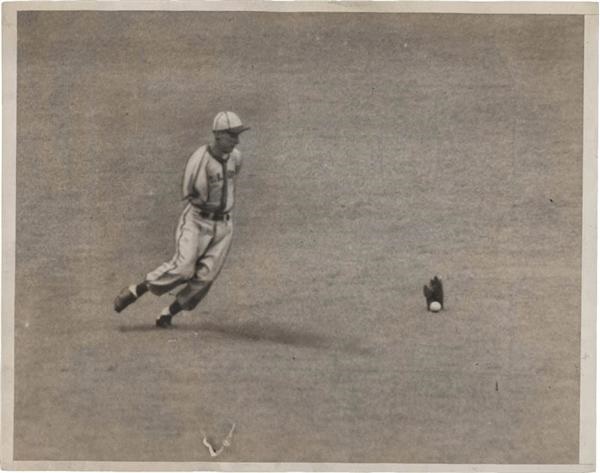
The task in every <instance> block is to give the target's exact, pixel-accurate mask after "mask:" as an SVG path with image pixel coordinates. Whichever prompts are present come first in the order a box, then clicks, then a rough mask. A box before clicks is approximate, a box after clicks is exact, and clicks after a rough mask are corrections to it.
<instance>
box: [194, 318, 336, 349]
mask: <svg viewBox="0 0 600 473" xmlns="http://www.w3.org/2000/svg"><path fill="white" fill-rule="evenodd" d="M189 328H190V329H192V330H197V331H200V332H210V333H213V334H218V335H220V336H222V337H226V338H230V339H235V340H247V341H252V342H261V341H263V342H271V343H279V344H284V345H295V346H301V347H309V348H330V347H331V346H332V345H333V344H334V341H333V340H331V339H329V338H327V337H324V336H323V335H320V334H317V333H313V332H308V331H297V330H294V331H292V330H289V329H286V328H283V327H278V326H277V325H266V324H264V323H261V324H259V323H256V322H244V323H237V324H224V323H215V322H210V321H205V322H201V323H199V324H194V325H190V326H189Z"/></svg>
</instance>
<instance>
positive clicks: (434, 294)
mask: <svg viewBox="0 0 600 473" xmlns="http://www.w3.org/2000/svg"><path fill="white" fill-rule="evenodd" d="M423 294H424V295H425V299H426V300H427V310H429V306H430V305H431V303H432V302H434V301H437V302H439V303H440V305H441V306H442V307H444V288H443V286H442V280H441V279H440V278H438V277H437V276H435V277H434V278H433V279H432V280H430V281H429V286H427V285H425V286H423Z"/></svg>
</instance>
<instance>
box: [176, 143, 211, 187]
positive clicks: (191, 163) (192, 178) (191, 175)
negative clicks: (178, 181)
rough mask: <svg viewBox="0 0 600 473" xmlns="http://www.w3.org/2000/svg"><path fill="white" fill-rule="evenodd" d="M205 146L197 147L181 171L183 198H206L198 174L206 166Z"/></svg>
mask: <svg viewBox="0 0 600 473" xmlns="http://www.w3.org/2000/svg"><path fill="white" fill-rule="evenodd" d="M204 151H205V147H202V148H200V149H198V150H197V151H196V152H195V153H194V154H193V155H192V156H191V157H190V159H189V160H188V162H187V164H186V166H185V170H184V172H183V185H182V197H183V199H197V198H200V199H206V195H205V194H206V191H207V189H206V188H205V187H206V186H200V185H199V182H198V181H199V180H198V176H199V174H200V173H201V172H202V171H203V170H204V169H205V168H206V159H204V155H205V152H204Z"/></svg>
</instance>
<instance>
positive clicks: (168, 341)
mask: <svg viewBox="0 0 600 473" xmlns="http://www.w3.org/2000/svg"><path fill="white" fill-rule="evenodd" d="M176 341H177V339H176V338H171V339H170V340H167V343H175V342H176Z"/></svg>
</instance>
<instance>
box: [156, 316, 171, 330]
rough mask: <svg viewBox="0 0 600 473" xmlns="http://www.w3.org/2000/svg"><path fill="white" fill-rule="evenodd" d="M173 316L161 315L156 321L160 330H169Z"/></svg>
mask: <svg viewBox="0 0 600 473" xmlns="http://www.w3.org/2000/svg"><path fill="white" fill-rule="evenodd" d="M172 318H173V316H172V315H161V316H160V317H159V318H158V319H156V326H157V327H160V328H169V327H170V326H171V319H172Z"/></svg>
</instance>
